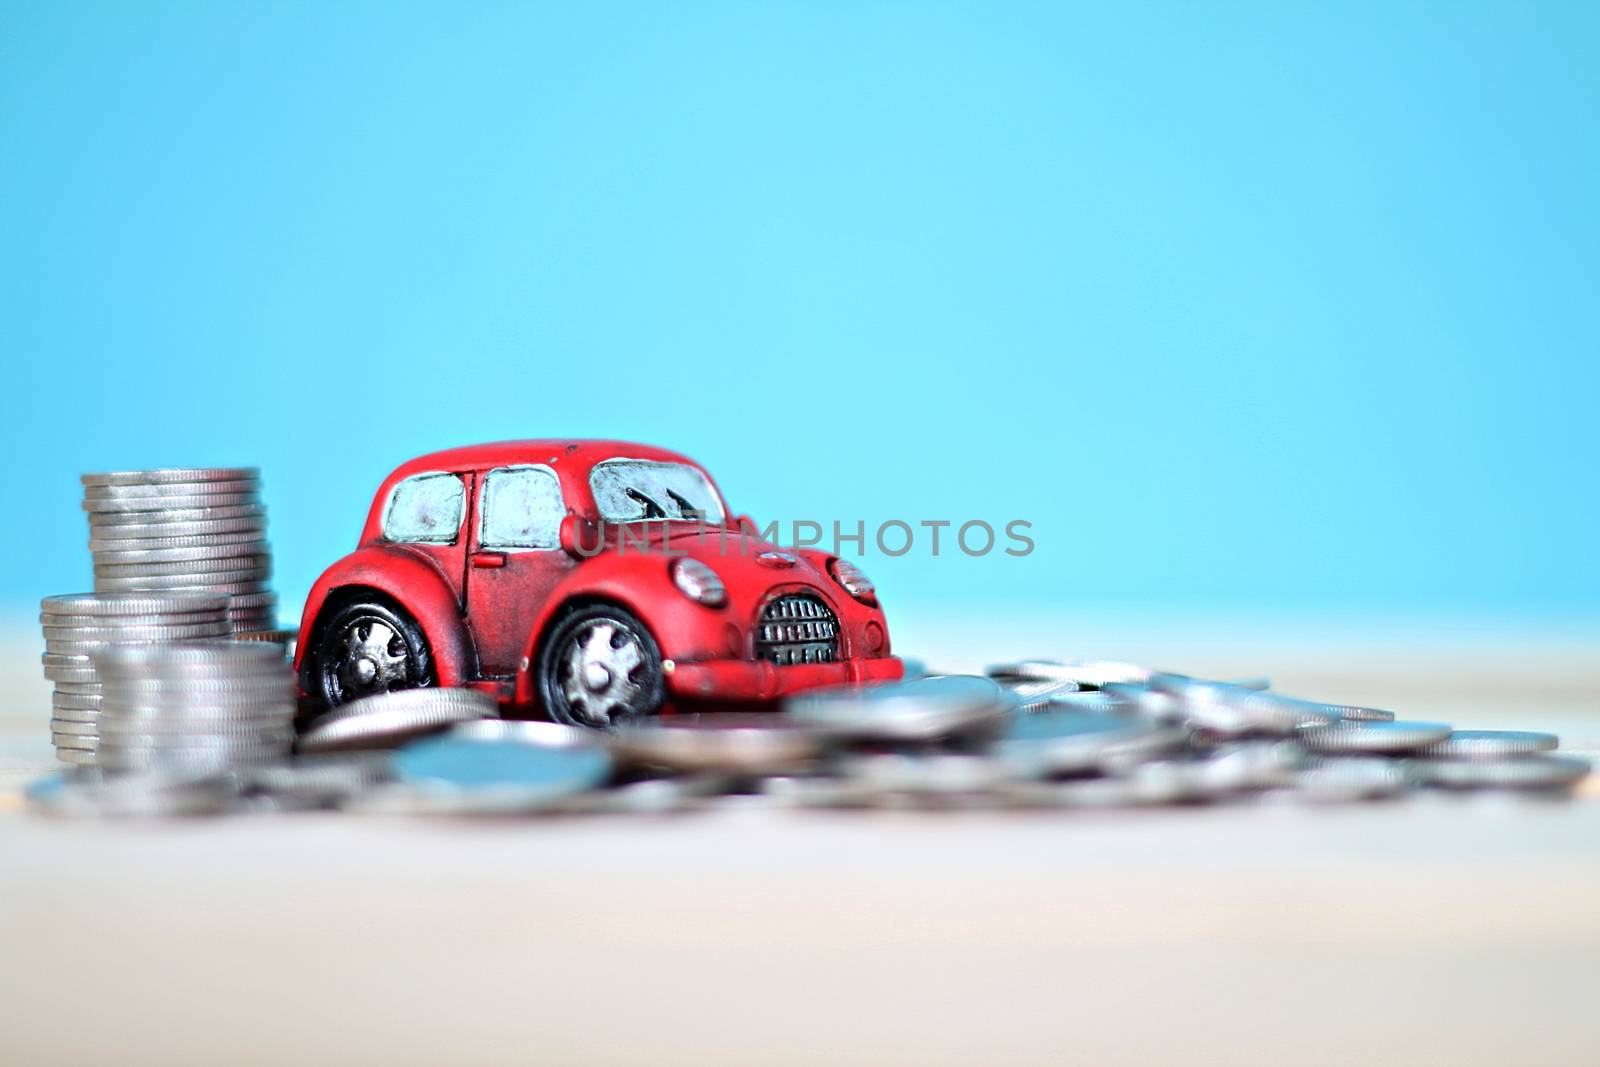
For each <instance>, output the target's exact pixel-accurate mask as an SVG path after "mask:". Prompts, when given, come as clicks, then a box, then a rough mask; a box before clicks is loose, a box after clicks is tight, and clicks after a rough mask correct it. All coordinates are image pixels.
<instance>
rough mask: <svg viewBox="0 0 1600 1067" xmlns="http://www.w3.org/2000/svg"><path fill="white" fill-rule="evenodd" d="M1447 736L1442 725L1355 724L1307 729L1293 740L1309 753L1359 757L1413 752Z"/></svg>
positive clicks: (1407, 723)
mask: <svg viewBox="0 0 1600 1067" xmlns="http://www.w3.org/2000/svg"><path fill="white" fill-rule="evenodd" d="M1449 736H1450V727H1449V725H1448V724H1446V723H1442V722H1403V721H1399V720H1396V721H1393V722H1359V723H1343V722H1338V723H1333V724H1329V725H1315V726H1308V727H1305V728H1303V729H1301V730H1300V732H1299V734H1298V735H1297V739H1298V740H1299V741H1300V743H1301V744H1302V745H1304V746H1305V747H1306V748H1307V749H1308V750H1309V751H1312V752H1322V753H1341V754H1351V755H1356V754H1362V753H1372V752H1384V753H1397V752H1415V751H1417V750H1418V749H1422V748H1426V747H1427V746H1429V745H1432V744H1435V743H1436V742H1439V741H1443V740H1444V739H1445V738H1447V737H1449Z"/></svg>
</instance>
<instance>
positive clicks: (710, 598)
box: [672, 559, 728, 608]
mask: <svg viewBox="0 0 1600 1067" xmlns="http://www.w3.org/2000/svg"><path fill="white" fill-rule="evenodd" d="M672 584H673V585H676V586H677V587H678V592H680V593H682V594H683V595H684V596H686V597H688V598H689V599H690V600H692V601H694V602H695V603H696V604H704V605H705V606H706V607H708V608H715V607H720V606H721V605H723V604H724V603H726V602H727V599H728V589H727V587H726V586H724V585H723V584H722V579H721V578H718V577H717V572H716V571H714V570H712V569H711V568H710V567H707V566H706V565H705V564H704V563H701V562H700V561H699V560H697V559H680V560H678V561H677V562H676V563H674V564H673V565H672Z"/></svg>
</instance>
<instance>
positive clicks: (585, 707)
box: [556, 619, 645, 726]
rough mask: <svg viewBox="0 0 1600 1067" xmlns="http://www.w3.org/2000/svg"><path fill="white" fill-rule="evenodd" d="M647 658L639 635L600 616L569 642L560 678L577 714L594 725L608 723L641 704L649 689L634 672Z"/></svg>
mask: <svg viewBox="0 0 1600 1067" xmlns="http://www.w3.org/2000/svg"><path fill="white" fill-rule="evenodd" d="M643 663H644V649H643V648H642V647H641V646H640V644H639V639H638V638H637V637H635V636H634V635H633V634H632V633H629V632H628V631H627V630H624V629H621V628H619V627H618V626H617V625H616V624H615V623H612V622H607V621H606V620H604V619H597V620H596V621H594V622H592V623H590V624H589V625H588V626H585V627H584V628H583V629H581V630H579V631H578V632H577V633H576V634H574V635H573V637H572V639H571V640H570V641H568V642H567V647H566V648H565V649H564V650H563V651H562V655H561V660H560V661H559V664H558V666H557V671H556V678H557V681H558V682H559V683H560V685H561V695H562V696H563V697H565V698H566V701H567V707H568V708H569V709H571V711H572V714H573V716H574V717H576V718H577V719H579V720H580V721H582V722H584V723H587V724H588V725H590V726H609V725H611V724H612V723H613V722H615V721H616V720H618V719H622V718H626V717H627V716H628V715H630V714H632V713H633V712H635V711H637V710H638V708H639V703H640V701H641V700H642V699H643V698H644V694H645V690H644V686H643V685H641V684H640V682H639V681H636V680H635V679H634V677H633V674H634V672H635V670H636V669H637V668H638V667H640V666H641V665H642V664H643Z"/></svg>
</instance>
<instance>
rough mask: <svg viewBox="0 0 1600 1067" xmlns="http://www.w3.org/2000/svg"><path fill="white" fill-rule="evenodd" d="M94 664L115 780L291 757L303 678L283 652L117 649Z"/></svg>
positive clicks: (247, 645)
mask: <svg viewBox="0 0 1600 1067" xmlns="http://www.w3.org/2000/svg"><path fill="white" fill-rule="evenodd" d="M93 658H94V665H95V670H96V671H97V672H98V674H99V678H100V685H101V692H102V695H101V701H100V723H99V728H100V746H99V753H100V756H99V765H100V768H101V769H102V770H103V771H105V772H106V773H108V774H135V773H147V772H154V771H159V772H184V773H198V772H215V771H220V770H226V769H229V768H235V767H242V766H251V765H258V764H264V763H271V762H273V761H275V760H281V759H283V758H285V757H286V756H288V754H289V749H290V746H291V744H292V743H293V741H294V713H295V683H294V673H293V671H292V670H290V668H289V665H288V664H287V663H286V662H285V661H284V658H283V649H282V648H280V647H279V646H277V645H273V644H270V643H266V642H243V641H219V642H214V643H209V644H202V643H192V644H172V645H113V646H108V647H107V648H105V649H102V650H101V651H99V652H97V653H95V654H94V656H93Z"/></svg>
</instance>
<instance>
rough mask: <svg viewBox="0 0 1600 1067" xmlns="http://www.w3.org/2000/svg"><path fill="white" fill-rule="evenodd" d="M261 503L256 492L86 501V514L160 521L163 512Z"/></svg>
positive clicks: (84, 505) (83, 505)
mask: <svg viewBox="0 0 1600 1067" xmlns="http://www.w3.org/2000/svg"><path fill="white" fill-rule="evenodd" d="M259 501H260V497H258V496H257V495H256V494H255V493H254V492H248V493H208V494H203V495H202V494H197V495H194V496H167V497H133V498H130V499H121V500H85V501H83V503H82V505H81V506H82V508H83V510H84V511H86V512H89V513H90V514H98V515H127V514H132V513H134V512H139V513H142V514H145V515H149V516H150V517H151V518H152V519H159V518H160V516H161V514H162V513H163V512H169V511H187V510H189V509H191V508H231V507H239V506H240V505H253V504H256V503H258V502H259Z"/></svg>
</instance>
